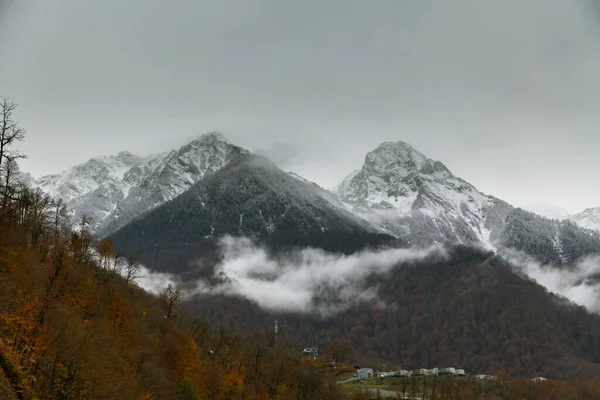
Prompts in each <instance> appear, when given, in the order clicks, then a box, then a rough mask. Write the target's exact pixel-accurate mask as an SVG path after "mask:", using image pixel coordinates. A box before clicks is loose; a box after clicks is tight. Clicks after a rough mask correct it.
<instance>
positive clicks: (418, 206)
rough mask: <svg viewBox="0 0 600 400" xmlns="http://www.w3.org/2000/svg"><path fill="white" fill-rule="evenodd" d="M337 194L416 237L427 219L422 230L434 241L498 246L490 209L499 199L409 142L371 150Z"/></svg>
mask: <svg viewBox="0 0 600 400" xmlns="http://www.w3.org/2000/svg"><path fill="white" fill-rule="evenodd" d="M336 193H337V194H338V196H339V197H340V199H341V200H342V201H343V202H344V203H345V204H346V205H348V207H350V208H352V209H353V210H355V212H357V213H359V214H360V215H361V216H363V217H365V218H367V219H369V220H371V221H376V222H377V223H379V224H380V225H381V227H382V228H383V229H385V230H386V231H391V232H394V233H395V234H396V235H397V236H399V237H406V236H408V235H412V236H414V235H413V234H414V231H415V229H416V225H417V221H422V220H426V222H423V223H424V224H425V225H426V226H425V225H423V226H421V227H420V228H419V229H422V230H424V231H433V232H435V234H434V235H432V236H435V239H431V240H429V239H428V241H433V242H437V241H447V239H451V240H452V241H454V242H458V243H470V244H479V245H482V246H483V247H485V248H487V249H494V246H493V244H492V243H491V236H492V232H491V227H490V226H489V224H488V218H487V215H486V214H487V213H486V210H487V209H488V208H490V207H493V205H494V204H495V201H496V200H495V199H494V198H493V197H491V196H487V195H484V194H482V193H481V192H479V191H478V190H477V189H476V188H475V187H474V186H472V185H471V184H469V183H467V182H465V181H463V180H462V179H460V178H458V177H456V176H455V175H453V174H452V173H451V172H450V170H449V169H448V168H446V166H445V165H444V164H442V163H441V162H439V161H436V160H432V159H430V158H428V157H426V156H425V155H423V154H422V153H421V152H419V151H417V150H416V149H414V148H413V147H411V146H410V145H409V144H407V143H405V142H385V143H382V144H381V145H379V146H378V147H377V148H376V149H375V150H373V151H371V152H369V153H368V154H367V156H366V157H365V162H364V165H363V167H362V169H361V170H359V171H355V172H353V173H352V174H351V175H349V176H348V177H347V178H346V179H344V181H343V182H342V183H341V184H340V185H339V186H338V187H337V188H336ZM413 240H414V238H413Z"/></svg>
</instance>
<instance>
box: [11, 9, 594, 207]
mask: <svg viewBox="0 0 600 400" xmlns="http://www.w3.org/2000/svg"><path fill="white" fill-rule="evenodd" d="M2 4H4V5H2ZM7 4H8V6H7ZM0 94H1V95H4V96H8V97H11V98H12V99H13V100H15V101H16V102H18V103H19V104H20V108H19V110H18V115H17V116H18V118H19V120H20V121H21V124H22V125H23V126H24V127H25V128H26V129H27V130H28V137H27V141H26V143H25V144H24V145H23V150H24V151H25V152H26V153H27V154H28V155H29V159H28V160H27V161H25V162H24V163H23V169H25V170H26V171H29V172H31V173H32V174H33V175H34V176H40V175H43V174H46V173H51V172H57V171H60V170H62V169H65V168H67V167H69V166H72V165H74V164H77V163H80V162H83V161H85V160H87V159H88V158H90V157H91V156H93V155H97V154H111V153H116V152H118V151H120V150H124V149H128V150H130V151H133V152H136V153H140V154H149V153H152V152H157V151H163V150H166V149H169V148H173V147H177V146H179V145H181V144H183V143H184V142H185V141H186V140H189V139H191V138H193V137H194V136H196V135H199V134H201V133H203V132H206V131H211V130H220V131H222V132H223V133H224V134H225V135H226V136H227V137H228V138H229V139H230V140H231V141H233V142H234V143H236V144H239V145H241V146H244V147H247V148H249V149H250V150H260V151H262V152H266V153H267V154H268V155H270V156H271V157H272V159H273V160H274V161H275V162H277V163H278V164H280V166H281V167H283V168H284V169H287V170H294V171H296V172H298V173H299V174H301V175H304V176H305V177H306V178H308V179H311V180H314V181H316V182H318V183H320V184H322V185H323V186H325V187H331V186H333V185H335V184H336V183H338V181H340V180H341V179H342V178H343V177H344V176H345V175H347V174H348V173H350V172H351V171H352V170H354V169H357V168H359V167H360V166H361V164H362V162H363V160H364V156H365V154H366V152H367V151H369V150H371V149H373V148H374V147H376V146H377V145H378V144H379V143H381V142H383V141H388V140H403V141H407V142H409V143H410V144H412V145H413V146H415V147H416V148H417V149H419V150H420V151H422V152H423V153H425V154H426V155H428V156H429V157H431V158H435V159H439V160H441V161H443V162H444V163H445V164H446V165H447V166H448V167H449V168H450V169H451V170H452V171H453V172H454V173H455V174H457V175H459V176H461V177H463V178H464V179H466V180H467V181H469V182H471V183H473V184H475V185H476V186H477V187H478V188H479V189H480V190H482V191H484V192H486V193H490V194H494V195H496V196H499V197H501V198H503V199H505V200H507V201H509V202H511V203H513V204H516V205H519V206H527V205H531V204H546V205H552V206H556V207H559V208H561V209H564V208H566V209H569V210H570V211H580V210H581V209H583V208H586V207H591V206H600V6H598V2H597V1H594V0H588V1H586V0H582V1H576V0H569V1H564V0H539V1H534V0H530V1H523V0H502V1H481V0H471V1H466V0H453V1H446V0H438V1H433V0H414V1H398V0H389V1H383V0H382V1H364V0H344V1H339V0H331V1H326V0H302V1H284V0H272V1H261V0H253V1H247V0H239V1H230V0H215V1H210V2H209V1H200V0H189V1H188V0H170V1H167V0H160V1H159V0H127V1H123V0H103V1H83V0H52V1H48V0H0Z"/></svg>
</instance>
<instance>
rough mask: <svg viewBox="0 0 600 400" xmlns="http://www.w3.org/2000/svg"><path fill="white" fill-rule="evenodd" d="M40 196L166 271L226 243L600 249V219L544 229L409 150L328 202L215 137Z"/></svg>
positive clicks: (394, 147) (395, 145)
mask: <svg viewBox="0 0 600 400" xmlns="http://www.w3.org/2000/svg"><path fill="white" fill-rule="evenodd" d="M34 184H35V185H36V186H38V187H40V188H42V189H43V190H45V191H46V192H48V193H49V194H51V195H52V196H55V197H58V198H61V199H63V200H64V201H65V203H66V204H67V206H68V209H69V211H70V215H71V216H72V218H73V220H74V221H77V220H79V219H80V218H81V217H82V216H83V215H86V216H87V217H88V218H89V219H90V228H91V230H92V231H93V233H95V234H96V235H97V236H98V237H106V236H111V237H113V238H118V239H119V242H120V244H121V245H122V246H125V247H126V248H128V249H130V250H132V251H133V250H136V251H137V252H139V253H142V254H143V255H144V256H143V257H145V258H146V260H147V261H148V260H152V264H155V263H167V264H169V263H171V262H170V261H169V257H168V256H166V254H171V253H176V254H181V252H180V251H175V252H171V250H169V249H168V247H169V246H175V247H177V248H181V247H182V246H187V247H189V246H192V245H191V243H195V241H196V240H199V238H202V240H203V241H206V240H208V239H210V238H211V237H212V238H214V237H218V236H219V235H223V234H231V235H247V236H253V237H256V238H259V239H260V240H262V241H264V242H265V243H269V244H272V245H277V246H287V245H299V246H300V245H311V246H315V247H321V248H325V249H329V250H339V251H345V252H351V251H353V250H356V249H360V248H363V247H364V245H373V244H376V243H382V242H386V243H390V242H394V240H393V239H394V238H395V239H398V240H399V241H400V242H402V243H405V244H407V245H416V246H426V245H429V244H432V243H451V244H466V245H471V246H476V247H481V248H483V249H487V250H497V249H502V248H513V249H516V250H520V251H523V252H526V253H527V254H529V255H532V256H534V257H536V258H537V259H538V260H540V261H541V262H543V263H553V264H564V263H570V262H573V261H574V260H576V259H578V258H580V257H582V256H585V255H588V254H591V253H595V252H598V251H599V249H600V233H598V232H597V231H593V230H592V229H585V228H584V227H583V226H585V227H588V228H598V227H599V226H598V224H597V221H598V219H597V217H598V215H600V213H599V212H598V209H596V210H587V211H586V212H584V213H582V214H579V215H578V216H574V217H573V218H571V220H566V221H557V220H551V219H548V218H543V217H540V216H538V215H535V214H533V213H530V212H527V211H525V210H522V209H518V208H515V207H513V206H511V205H510V204H508V203H506V202H504V201H502V200H500V199H498V198H495V197H493V196H489V195H486V194H484V193H481V192H480V191H478V190H477V189H476V188H475V187H474V186H473V185H471V184H469V183H468V182H466V181H464V180H462V179H461V178H459V177H457V176H455V175H454V174H452V172H451V171H450V170H449V169H448V168H447V167H446V166H445V165H444V164H443V163H442V162H440V161H436V160H432V159H429V158H428V157H426V156H425V155H423V154H422V153H420V152H419V151H417V150H416V149H414V148H412V147H411V146H410V145H408V144H406V143H404V142H386V143H383V144H381V145H380V146H378V147H377V148H376V149H375V150H373V151H371V152H369V153H368V154H367V155H366V158H365V162H364V165H363V167H362V168H361V170H359V171H355V172H353V173H352V174H350V175H349V176H348V177H347V178H346V179H344V180H343V182H342V183H340V184H339V185H338V186H337V187H336V188H335V189H334V190H333V191H332V192H329V191H327V190H325V189H323V188H321V187H319V186H318V185H316V184H314V183H311V182H308V181H307V180H305V179H304V178H302V177H299V176H298V175H296V174H293V173H284V172H283V171H281V170H279V169H278V168H277V167H276V166H275V165H273V164H272V163H270V162H269V161H268V160H266V159H263V158H260V157H258V156H255V155H252V154H251V153H250V152H249V151H248V150H245V149H243V148H241V147H238V146H236V145H234V144H232V143H230V142H229V141H228V140H226V139H225V138H224V137H223V136H222V135H220V134H219V133H210V134H207V135H204V136H201V137H199V138H198V139H196V140H194V141H192V142H190V143H189V144H187V145H185V146H183V147H181V148H180V149H177V150H173V151H170V152H166V153H161V154H158V155H154V156H150V157H139V156H136V155H133V154H131V153H129V152H121V153H119V154H118V155H116V156H108V157H94V158H92V159H91V160H89V161H88V162H86V163H84V164H81V165H78V166H75V167H73V168H71V169H69V170H67V171H65V172H63V173H60V174H54V175H49V176H45V177H42V178H40V179H38V180H37V181H35V183H34ZM152 211H154V212H152ZM576 223H577V224H579V225H582V226H579V225H577V224H576ZM149 232H153V235H154V234H155V235H156V236H152V235H151V234H150V233H149ZM334 232H335V233H336V234H335V235H333V233H334ZM342 232H343V233H344V234H342ZM292 233H293V234H292ZM142 236H144V239H143V240H142V239H141V237H142ZM336 237H337V238H338V239H337V240H338V243H334V242H335V240H336V239H335V238H336ZM351 237H352V238H354V239H353V240H351V239H350V238H351ZM284 238H285V240H284ZM367 238H368V239H367ZM375 238H376V239H375ZM384 238H385V239H384ZM363 239H364V240H366V242H365V243H361V241H362V240H363ZM342 242H344V244H342ZM133 243H136V244H135V245H134V244H133ZM150 243H153V244H152V246H154V249H153V250H152V252H150V250H149V248H148V246H150ZM395 245H397V242H396V244H395ZM156 248H160V249H161V250H160V252H159V253H160V254H162V255H161V256H158V253H157V250H156ZM149 252H150V253H152V256H150V255H149ZM192 253H195V252H192ZM192 253H190V257H191V256H192ZM194 256H195V255H194ZM177 259H178V262H183V261H188V262H189V261H190V260H184V259H180V258H179V256H178V257H177ZM159 260H160V261H159Z"/></svg>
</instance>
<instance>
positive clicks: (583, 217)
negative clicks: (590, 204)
mask: <svg viewBox="0 0 600 400" xmlns="http://www.w3.org/2000/svg"><path fill="white" fill-rule="evenodd" d="M568 219H569V220H570V221H573V222H575V223H576V224H577V225H579V226H582V227H584V228H588V229H593V230H596V231H600V207H594V208H588V209H586V210H584V211H582V212H580V213H579V214H575V215H571V216H570V217H568Z"/></svg>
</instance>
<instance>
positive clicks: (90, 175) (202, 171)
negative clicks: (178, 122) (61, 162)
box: [35, 132, 249, 236]
mask: <svg viewBox="0 0 600 400" xmlns="http://www.w3.org/2000/svg"><path fill="white" fill-rule="evenodd" d="M247 153H249V152H248V151H247V150H244V149H242V148H240V147H237V146H235V145H232V144H231V143H230V142H229V141H228V140H227V139H225V138H224V137H223V135H221V134H220V133H217V132H211V133H209V134H206V135H203V136H200V137H198V138H196V139H194V140H193V141H191V142H190V143H188V144H186V145H184V146H182V147H180V148H179V149H177V150H172V151H170V152H167V153H159V154H156V155H151V156H148V157H143V158H142V157H139V156H136V155H134V154H132V153H130V152H120V153H119V154H117V155H113V156H97V157H93V158H91V159H90V160H88V161H87V162H85V163H83V164H80V165H76V166H75V167H73V168H71V169H69V170H67V171H64V172H62V173H60V174H53V175H48V176H44V177H42V178H40V179H38V180H37V181H36V182H35V186H38V187H40V188H41V189H42V190H44V191H45V192H47V193H49V194H50V195H51V196H53V197H56V198H61V199H62V200H63V201H64V202H65V203H66V204H67V207H68V208H69V211H70V212H71V215H73V218H74V219H78V218H81V216H82V215H86V216H87V217H89V218H90V220H91V221H92V222H91V224H90V228H91V230H92V231H93V232H94V233H96V234H97V235H99V236H103V235H106V234H108V233H110V232H112V231H114V230H116V229H118V228H119V227H121V226H123V225H124V224H126V223H127V222H129V221H131V220H132V219H134V218H136V217H137V216H138V215H140V214H142V213H144V212H147V211H149V210H151V209H153V208H155V207H157V206H159V205H161V204H163V203H165V202H166V201H169V200H171V199H173V198H175V197H177V196H178V195H179V194H181V193H183V192H184V191H186V190H187V189H188V188H190V187H191V186H192V185H193V184H195V183H196V182H198V180H200V179H202V177H204V176H205V175H206V174H208V173H211V172H215V171H217V170H218V169H220V168H222V167H223V166H224V165H225V164H227V163H228V162H229V161H230V160H231V159H232V158H234V157H236V156H237V155H240V154H247Z"/></svg>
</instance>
